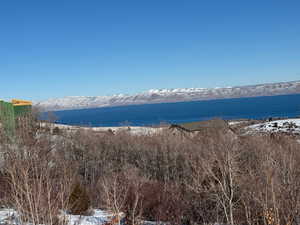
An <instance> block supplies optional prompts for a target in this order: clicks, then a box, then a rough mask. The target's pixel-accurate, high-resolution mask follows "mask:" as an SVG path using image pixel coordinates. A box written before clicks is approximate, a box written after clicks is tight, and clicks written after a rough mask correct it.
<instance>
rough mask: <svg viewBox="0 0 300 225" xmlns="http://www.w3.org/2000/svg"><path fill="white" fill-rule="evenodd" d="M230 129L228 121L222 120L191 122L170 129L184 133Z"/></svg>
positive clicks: (174, 125)
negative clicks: (176, 129)
mask: <svg viewBox="0 0 300 225" xmlns="http://www.w3.org/2000/svg"><path fill="white" fill-rule="evenodd" d="M227 127H228V124H227V122H226V121H224V120H221V119H213V120H207V121H199V122H191V123H182V124H173V125H171V126H170V128H178V129H181V130H184V131H188V132H192V131H200V130H203V129H225V128H227Z"/></svg>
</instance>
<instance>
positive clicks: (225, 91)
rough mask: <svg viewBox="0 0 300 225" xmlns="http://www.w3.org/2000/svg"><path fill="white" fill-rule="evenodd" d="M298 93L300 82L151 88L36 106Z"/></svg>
mask: <svg viewBox="0 0 300 225" xmlns="http://www.w3.org/2000/svg"><path fill="white" fill-rule="evenodd" d="M296 93H300V81H292V82H282V83H272V84H260V85H251V86H241V87H226V88H179V89H151V90H149V91H147V92H143V93H139V94H135V95H124V94H119V95H112V96H97V97H83V96H72V97H64V98H56V99H49V100H46V101H41V102H36V103H35V106H37V107H39V108H40V109H42V110H47V111H58V110H68V109H86V108H98V107H107V106H122V105H138V104H152V103H167V102H182V101H197V100H209V99H223V98H241V97H255V96H272V95H284V94H296Z"/></svg>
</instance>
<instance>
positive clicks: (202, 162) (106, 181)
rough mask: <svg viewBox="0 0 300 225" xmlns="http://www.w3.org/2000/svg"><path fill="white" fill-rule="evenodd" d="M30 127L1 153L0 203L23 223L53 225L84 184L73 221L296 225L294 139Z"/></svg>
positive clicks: (299, 192) (298, 198)
mask: <svg viewBox="0 0 300 225" xmlns="http://www.w3.org/2000/svg"><path fill="white" fill-rule="evenodd" d="M28 123H29V122H28V121H26V124H25V125H23V126H20V129H19V130H18V132H17V136H16V137H14V138H5V137H4V136H2V137H1V149H0V151H1V152H0V157H1V158H0V165H1V168H0V169H1V173H0V190H1V191H0V198H1V199H0V201H2V203H3V204H7V205H9V206H11V207H13V208H15V209H16V210H17V211H18V212H19V213H20V214H21V215H22V219H23V220H24V221H30V222H32V223H33V224H40V223H44V224H57V223H58V222H59V221H58V219H57V215H58V214H59V210H60V209H62V210H68V209H70V207H71V206H70V202H72V201H71V200H70V199H72V198H73V197H72V196H73V194H71V193H72V190H74V187H76V182H80V185H82V186H83V187H84V189H85V191H84V192H86V193H85V194H84V195H86V197H85V200H84V204H85V205H84V207H83V205H80V204H79V205H77V206H82V207H83V208H82V209H83V210H82V211H81V210H79V211H80V212H79V211H77V212H76V213H78V214H82V213H85V212H86V210H87V209H89V208H102V209H107V210H110V211H112V212H113V213H114V214H115V215H121V212H123V213H125V219H126V221H127V224H132V225H133V224H140V221H141V220H155V221H168V222H170V223H171V224H186V225H188V224H207V223H226V224H231V225H233V224H249V225H250V224H251V225H253V224H266V225H267V224H269V225H271V224H272V225H282V224H283V225H291V224H298V223H299V212H300V147H299V143H297V142H296V141H295V140H294V139H293V138H292V137H288V136H283V135H278V136H276V137H275V138H274V137H268V136H254V135H252V136H244V137H237V138H236V137H235V138H230V136H228V135H226V131H225V130H219V129H210V130H208V131H205V132H199V133H198V134H197V135H193V136H192V137H189V138H184V137H183V138H178V137H177V136H174V135H173V134H172V133H171V132H168V131H166V132H165V133H160V134H157V135H152V136H139V137H136V136H131V135H129V134H127V133H126V132H124V133H120V134H116V135H102V136H99V135H97V134H96V133H93V132H92V131H91V132H89V131H86V130H85V131H78V132H76V133H70V132H64V131H63V130H61V131H60V132H57V133H56V134H55V135H53V134H50V132H47V129H45V128H43V129H41V128H38V127H36V126H34V125H33V123H30V124H28ZM24 127H26V129H24ZM74 185H75V186H74ZM73 192H74V191H73ZM75 202H76V201H75ZM71 205H73V203H72V204H71ZM74 205H75V204H74ZM79 208H80V207H79ZM83 211H85V212H83ZM116 220H118V222H119V221H120V218H118V219H116Z"/></svg>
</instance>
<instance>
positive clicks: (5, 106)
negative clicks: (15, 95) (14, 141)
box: [0, 100, 32, 136]
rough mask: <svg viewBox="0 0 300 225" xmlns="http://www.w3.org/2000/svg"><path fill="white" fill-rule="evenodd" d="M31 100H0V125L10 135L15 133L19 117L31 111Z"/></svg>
mask: <svg viewBox="0 0 300 225" xmlns="http://www.w3.org/2000/svg"><path fill="white" fill-rule="evenodd" d="M31 107H32V106H31V102H29V101H22V100H12V102H5V101H2V100H0V125H1V127H2V128H3V130H4V131H5V133H6V134H7V135H9V136H12V135H13V134H14V131H15V129H16V124H17V121H18V119H19V118H21V117H22V116H25V115H26V114H28V113H30V112H31Z"/></svg>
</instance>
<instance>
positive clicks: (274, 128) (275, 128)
mask: <svg viewBox="0 0 300 225" xmlns="http://www.w3.org/2000/svg"><path fill="white" fill-rule="evenodd" d="M246 129H247V130H249V131H250V132H251V131H258V132H270V133H290V134H299V135H300V119H285V120H275V121H271V122H266V123H259V124H255V125H251V126H248V127H246Z"/></svg>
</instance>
